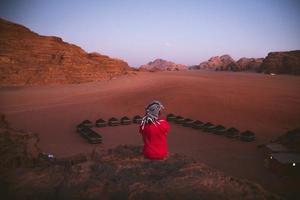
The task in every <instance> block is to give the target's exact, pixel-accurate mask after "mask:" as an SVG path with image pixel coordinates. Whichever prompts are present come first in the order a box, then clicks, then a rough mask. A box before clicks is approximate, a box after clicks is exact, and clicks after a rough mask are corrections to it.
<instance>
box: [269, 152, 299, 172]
mask: <svg viewBox="0 0 300 200" xmlns="http://www.w3.org/2000/svg"><path fill="white" fill-rule="evenodd" d="M267 167H268V168H269V169H270V170H271V171H273V172H275V173H277V174H279V175H291V176H294V175H297V176H299V175H300V156H299V155H298V154H295V153H272V154H270V156H269V160H268V165H267Z"/></svg>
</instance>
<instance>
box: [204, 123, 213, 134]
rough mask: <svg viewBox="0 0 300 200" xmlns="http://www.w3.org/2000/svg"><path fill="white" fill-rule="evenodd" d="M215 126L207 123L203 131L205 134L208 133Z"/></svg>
mask: <svg viewBox="0 0 300 200" xmlns="http://www.w3.org/2000/svg"><path fill="white" fill-rule="evenodd" d="M214 127H215V125H214V124H212V123H210V122H207V123H205V124H203V126H202V127H201V129H202V130H203V131H205V132H208V131H209V130H211V129H212V128H214Z"/></svg>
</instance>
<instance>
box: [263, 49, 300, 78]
mask: <svg viewBox="0 0 300 200" xmlns="http://www.w3.org/2000/svg"><path fill="white" fill-rule="evenodd" d="M261 70H262V71H263V72H265V73H276V74H294V75H300V50H296V51H285V52H271V53H269V54H268V56H267V57H266V58H265V59H264V62H263V63H262V66H261Z"/></svg>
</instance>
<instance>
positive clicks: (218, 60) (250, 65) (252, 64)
mask: <svg viewBox="0 0 300 200" xmlns="http://www.w3.org/2000/svg"><path fill="white" fill-rule="evenodd" d="M262 60H263V58H241V59H239V60H238V61H237V62H236V61H235V60H233V59H232V58H231V56H229V55H227V54H225V55H222V56H214V57H211V58H210V59H209V60H208V61H205V62H202V63H200V64H199V65H194V66H192V67H190V69H204V70H216V71H255V70H256V69H257V68H259V66H260V64H261V63H262Z"/></svg>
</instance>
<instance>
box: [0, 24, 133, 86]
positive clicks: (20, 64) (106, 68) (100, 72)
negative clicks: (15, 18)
mask: <svg viewBox="0 0 300 200" xmlns="http://www.w3.org/2000/svg"><path fill="white" fill-rule="evenodd" d="M128 70H131V68H130V67H129V66H128V64H127V63H126V62H124V61H123V60H120V59H113V58H110V57H108V56H105V55H101V54H99V53H87V52H85V51H84V50H82V49H81V48H80V47H78V46H76V45H74V44H69V43H67V42H64V41H63V40H62V39H61V38H59V37H55V36H41V35H38V34H37V33H34V32H32V31H31V30H29V29H28V28H26V27H24V26H22V25H18V24H15V23H12V22H9V21H7V20H4V19H0V85H43V84H53V83H54V84H62V83H83V82H91V81H98V80H105V79H110V78H112V77H114V76H117V75H121V74H124V73H126V72H127V71H128Z"/></svg>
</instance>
